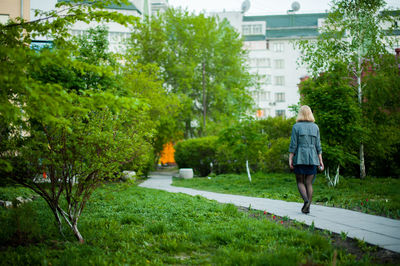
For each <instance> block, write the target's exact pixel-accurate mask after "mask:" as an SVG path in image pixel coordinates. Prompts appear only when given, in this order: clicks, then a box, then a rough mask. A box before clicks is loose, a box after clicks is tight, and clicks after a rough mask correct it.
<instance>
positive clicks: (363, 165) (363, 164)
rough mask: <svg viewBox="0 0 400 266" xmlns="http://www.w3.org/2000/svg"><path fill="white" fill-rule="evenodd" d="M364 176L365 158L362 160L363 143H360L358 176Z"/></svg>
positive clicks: (362, 177)
mask: <svg viewBox="0 0 400 266" xmlns="http://www.w3.org/2000/svg"><path fill="white" fill-rule="evenodd" d="M365 176H366V171H365V160H364V144H363V143H361V144H360V178H361V179H364V178H365Z"/></svg>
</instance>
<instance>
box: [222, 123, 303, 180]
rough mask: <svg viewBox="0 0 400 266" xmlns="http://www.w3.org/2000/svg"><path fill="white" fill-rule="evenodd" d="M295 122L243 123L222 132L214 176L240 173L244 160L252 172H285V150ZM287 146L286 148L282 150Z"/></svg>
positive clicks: (243, 169)
mask: <svg viewBox="0 0 400 266" xmlns="http://www.w3.org/2000/svg"><path fill="white" fill-rule="evenodd" d="M294 122H295V121H294V119H293V118H291V119H285V118H282V117H275V118H271V117H269V118H267V119H263V120H254V121H252V120H244V121H242V122H238V123H237V124H235V125H234V126H232V127H229V128H227V129H225V130H223V131H222V132H221V134H220V137H219V139H218V146H217V166H216V167H217V172H218V173H233V172H236V173H241V172H244V171H245V163H246V160H249V164H250V166H251V169H252V170H253V171H267V172H282V171H284V172H285V171H288V167H287V160H288V157H287V156H288V152H287V150H288V147H289V142H290V134H291V129H292V126H293V124H294ZM285 145H286V147H285Z"/></svg>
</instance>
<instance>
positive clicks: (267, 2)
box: [168, 0, 400, 15]
mask: <svg viewBox="0 0 400 266" xmlns="http://www.w3.org/2000/svg"><path fill="white" fill-rule="evenodd" d="M243 1H244V0H168V3H169V4H170V5H172V6H173V7H179V6H181V7H183V8H187V9H188V10H189V11H194V12H195V13H200V12H201V11H206V12H221V11H223V10H224V9H225V10H226V11H240V10H241V6H242V2H243ZM294 1H295V0H250V9H249V10H248V11H247V13H246V14H247V15H257V14H263V15H269V14H286V12H287V11H288V10H289V9H291V4H292V3H293V2H294ZM296 1H297V2H299V3H300V10H299V11H298V13H316V12H325V11H326V10H329V8H330V5H329V3H330V2H331V1H330V0H296ZM386 3H387V6H388V7H394V8H397V9H400V0H386Z"/></svg>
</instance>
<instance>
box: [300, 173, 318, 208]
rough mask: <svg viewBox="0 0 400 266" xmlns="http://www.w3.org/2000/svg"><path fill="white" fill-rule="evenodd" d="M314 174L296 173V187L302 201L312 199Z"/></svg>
mask: <svg viewBox="0 0 400 266" xmlns="http://www.w3.org/2000/svg"><path fill="white" fill-rule="evenodd" d="M313 178H314V175H299V174H296V180H297V188H298V189H299V192H300V195H301V197H302V198H303V200H304V202H307V201H309V202H311V201H312V194H313V188H312V180H313Z"/></svg>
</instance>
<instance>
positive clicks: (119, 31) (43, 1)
mask: <svg viewBox="0 0 400 266" xmlns="http://www.w3.org/2000/svg"><path fill="white" fill-rule="evenodd" d="M151 1H154V0H130V1H129V2H130V4H129V5H122V6H119V5H115V4H113V5H110V6H107V8H106V9H107V10H109V11H116V12H119V13H122V14H124V15H130V16H135V17H139V18H143V17H144V16H147V15H151V14H152V7H153V4H152V2H151ZM58 2H68V0H31V20H34V19H37V17H35V15H34V10H35V9H40V10H43V11H50V10H54V9H55V5H56V4H57V3H58ZM157 2H167V1H161V0H159V1H157ZM162 8H167V7H164V6H160V7H159V8H158V9H161V10H162ZM99 25H104V26H106V27H107V28H108V31H109V36H108V37H109V43H110V46H109V49H110V51H113V52H117V51H123V49H124V48H125V44H124V41H125V39H127V38H128V37H129V35H130V31H131V29H130V28H128V27H125V26H122V25H121V24H118V23H116V22H107V23H97V22H91V23H89V24H87V23H85V22H77V23H75V24H74V25H73V26H72V27H71V34H72V35H75V36H76V35H81V34H84V32H85V31H87V30H89V29H90V28H94V27H96V26H99ZM41 42H43V43H46V42H49V40H46V39H45V38H38V39H37V40H35V44H40V43H41Z"/></svg>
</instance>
